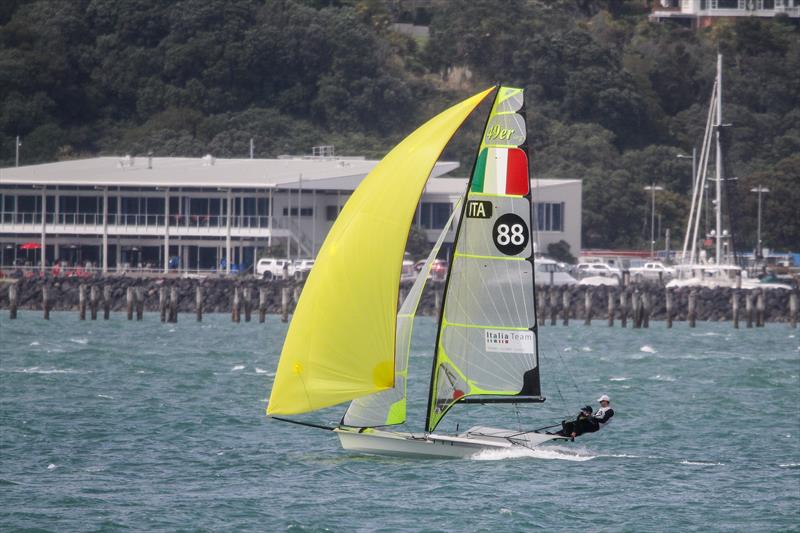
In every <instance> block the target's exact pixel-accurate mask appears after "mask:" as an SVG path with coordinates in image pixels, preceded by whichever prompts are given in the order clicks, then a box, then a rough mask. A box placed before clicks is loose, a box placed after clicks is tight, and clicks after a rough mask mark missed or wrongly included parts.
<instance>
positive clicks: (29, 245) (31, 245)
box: [19, 242, 42, 250]
mask: <svg viewBox="0 0 800 533" xmlns="http://www.w3.org/2000/svg"><path fill="white" fill-rule="evenodd" d="M19 247H20V248H21V249H22V250H38V249H39V248H41V247H42V245H41V244H39V243H38V242H26V243H25V244H20V245H19Z"/></svg>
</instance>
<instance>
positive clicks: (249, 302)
mask: <svg viewBox="0 0 800 533" xmlns="http://www.w3.org/2000/svg"><path fill="white" fill-rule="evenodd" d="M243 293H244V321H245V322H250V314H251V313H252V312H253V299H252V295H251V291H250V287H245V288H244V291H243Z"/></svg>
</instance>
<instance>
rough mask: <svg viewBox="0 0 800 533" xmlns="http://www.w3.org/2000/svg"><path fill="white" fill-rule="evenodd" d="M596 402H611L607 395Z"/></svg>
mask: <svg viewBox="0 0 800 533" xmlns="http://www.w3.org/2000/svg"><path fill="white" fill-rule="evenodd" d="M597 401H598V402H609V403H610V402H611V399H610V398H609V397H608V395H607V394H603V395H602V396H600V397H599V398H598V399H597Z"/></svg>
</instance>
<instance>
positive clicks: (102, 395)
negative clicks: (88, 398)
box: [97, 394, 114, 400]
mask: <svg viewBox="0 0 800 533" xmlns="http://www.w3.org/2000/svg"><path fill="white" fill-rule="evenodd" d="M97 397H98V398H105V399H106V400H113V399H114V397H113V396H108V395H106V394H98V395H97Z"/></svg>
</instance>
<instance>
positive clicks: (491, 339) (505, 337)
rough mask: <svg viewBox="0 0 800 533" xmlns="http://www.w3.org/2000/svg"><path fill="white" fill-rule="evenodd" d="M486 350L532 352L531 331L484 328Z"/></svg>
mask: <svg viewBox="0 0 800 533" xmlns="http://www.w3.org/2000/svg"><path fill="white" fill-rule="evenodd" d="M483 334H484V343H485V347H486V351H487V352H506V353H527V354H532V353H533V351H534V350H533V332H532V331H529V330H507V329H485V330H483Z"/></svg>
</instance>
